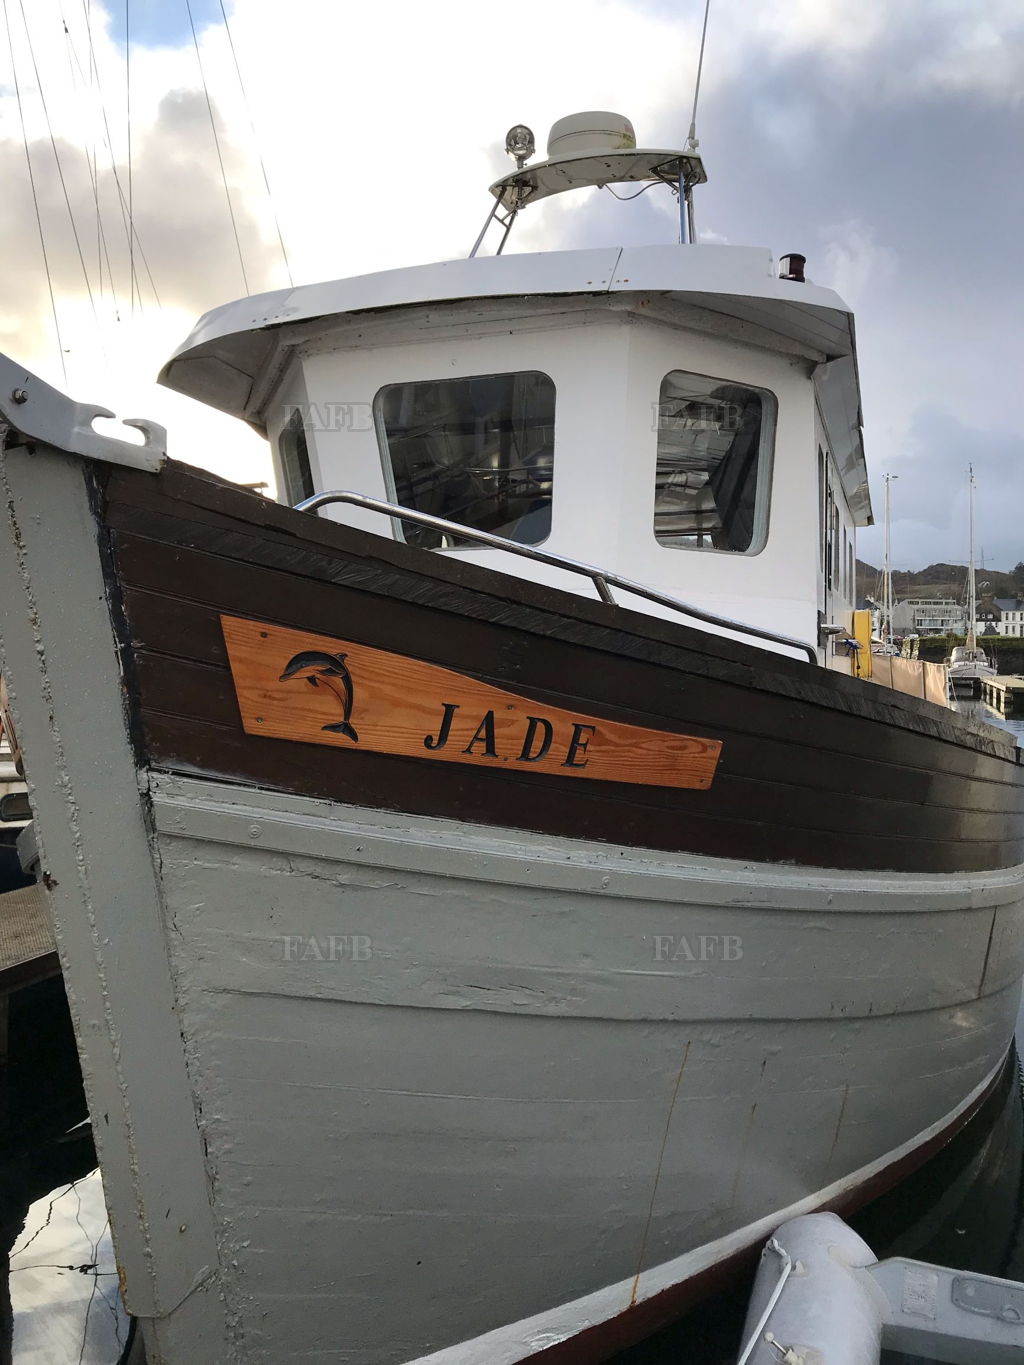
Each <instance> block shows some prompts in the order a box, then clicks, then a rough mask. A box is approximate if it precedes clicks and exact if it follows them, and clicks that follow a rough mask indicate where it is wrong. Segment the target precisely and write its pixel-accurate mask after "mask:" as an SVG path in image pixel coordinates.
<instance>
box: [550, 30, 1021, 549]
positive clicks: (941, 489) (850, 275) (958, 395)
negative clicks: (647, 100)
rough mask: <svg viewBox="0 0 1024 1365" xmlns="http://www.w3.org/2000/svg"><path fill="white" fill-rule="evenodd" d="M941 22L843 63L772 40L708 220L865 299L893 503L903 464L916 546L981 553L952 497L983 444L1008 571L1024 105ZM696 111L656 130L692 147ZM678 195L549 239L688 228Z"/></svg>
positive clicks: (866, 366)
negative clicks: (981, 75)
mask: <svg viewBox="0 0 1024 1365" xmlns="http://www.w3.org/2000/svg"><path fill="white" fill-rule="evenodd" d="M655 8H658V7H657V6H656V7H655ZM926 17H927V16H926V15H925V12H924V11H923V10H922V9H921V7H919V6H909V7H905V8H904V10H903V11H899V10H896V12H894V13H893V14H892V15H891V18H889V19H887V23H886V27H885V28H884V30H882V31H881V32H880V34H879V37H878V39H877V41H876V42H874V43H873V44H872V45H871V46H870V47H869V48H868V49H866V50H865V51H863V52H861V53H859V54H854V55H853V56H850V55H847V56H846V57H845V58H844V59H843V60H842V61H840V60H838V59H837V58H836V57H835V54H832V55H831V56H830V55H828V54H824V53H822V52H818V51H815V50H814V49H813V48H811V47H808V48H807V49H806V50H804V51H802V52H799V53H790V54H789V55H787V56H785V57H774V58H773V56H772V53H771V51H770V50H766V51H765V53H764V54H763V55H762V59H761V60H758V61H754V60H744V61H743V62H742V63H741V64H740V66H739V68H738V69H737V71H736V74H735V75H734V76H732V77H731V78H730V79H729V80H728V81H727V82H725V83H724V84H721V83H720V84H718V85H717V86H716V87H715V88H714V89H713V90H711V91H709V92H708V93H707V95H706V96H705V97H704V99H703V102H702V109H701V113H700V118H699V124H700V128H699V132H700V135H701V139H702V143H701V145H702V150H703V152H704V155H705V158H706V163H707V167H708V171H709V175H710V183H709V184H708V185H706V186H703V187H701V188H700V189H699V190H698V191H697V217H698V227H699V228H701V227H703V228H705V229H710V230H711V231H712V232H713V233H714V234H715V235H716V238H718V237H721V238H725V239H727V240H728V241H731V242H737V243H752V244H758V245H766V246H769V247H771V248H772V249H773V251H774V252H775V253H776V255H780V254H782V253H783V252H786V251H802V252H804V253H805V254H806V255H807V257H808V274H809V276H810V277H811V278H813V279H814V280H815V281H816V282H818V283H820V284H826V285H830V286H832V287H834V288H837V289H838V290H839V292H840V293H843V294H844V295H846V297H847V302H849V303H850V304H851V305H852V306H853V307H854V308H855V310H856V314H857V328H858V338H859V348H860V367H861V379H862V386H863V400H864V417H865V443H866V447H867V451H868V463H869V470H870V473H871V478H872V488H873V493H874V501H875V507H876V517H877V518H878V519H880V518H881V506H882V498H881V475H882V473H883V472H885V471H891V472H893V473H898V474H899V476H900V483H899V485H898V489H899V494H898V505H899V509H900V515H901V517H902V518H905V519H907V520H908V524H907V525H906V526H904V527H901V528H900V533H899V534H897V535H896V536H895V537H894V551H895V552H896V553H897V558H898V559H899V561H900V562H901V563H906V564H908V566H915V567H916V566H917V564H923V563H927V562H929V561H932V560H944V559H945V560H953V559H958V558H960V559H962V558H964V557H965V556H966V523H965V521H964V520H963V518H960V517H956V516H953V515H952V514H951V509H953V508H955V507H956V505H957V502H958V499H961V496H962V494H963V489H964V487H965V485H964V478H965V471H966V467H967V464H968V462H969V461H970V460H972V459H973V460H974V462H975V465H976V467H977V470H978V478H979V488H978V519H979V533H980V532H981V531H982V529H983V531H984V543H985V551H986V554H987V555H988V556H990V558H991V560H992V561H993V562H994V565H995V567H997V568H999V567H1008V566H1010V565H1012V564H1014V563H1015V562H1016V561H1017V560H1019V559H1022V558H1024V518H1022V516H1021V511H1020V509H1021V507H1022V505H1024V504H1022V495H1024V476H1022V473H1021V469H1022V457H1024V409H1022V405H1021V403H1020V400H1019V398H1018V397H1017V395H1018V394H1019V392H1020V389H1021V386H1022V379H1024V374H1022V369H1024V366H1022V360H1024V341H1022V329H1021V323H1020V306H1021V305H1020V300H1021V297H1022V284H1024V281H1022V278H1021V273H1022V272H1021V250H1020V226H1019V225H1020V223H1021V221H1022V220H1024V174H1022V172H1024V138H1022V131H1024V130H1022V128H1021V112H1022V106H1021V104H1020V102H1019V100H1018V101H1017V102H1016V103H1012V102H1011V101H1010V100H1009V98H1008V97H1007V98H1003V95H1002V93H1001V87H1000V85H999V81H998V80H996V79H995V76H993V80H992V82H991V83H990V86H986V84H985V82H984V81H977V82H974V83H973V84H972V83H970V82H968V81H966V80H965V81H963V82H960V81H959V80H958V77H957V74H956V73H957V66H956V61H955V60H954V58H955V53H953V52H952V49H953V46H954V45H955V42H956V41H958V40H959V39H958V35H957V33H956V32H955V31H952V32H951V31H949V30H948V24H947V22H946V20H948V19H949V16H946V20H943V22H942V23H940V22H938V18H939V17H940V16H936V22H935V23H933V24H930V25H929V24H928V23H926V22H924V21H923V19H924V18H926ZM950 22H951V21H950ZM714 37H715V33H714V30H713V31H712V38H714ZM718 41H721V38H720V37H719V38H718ZM964 43H965V49H964V55H963V62H962V66H963V69H964V71H968V70H969V69H970V61H971V57H970V52H969V51H968V45H967V43H966V39H964ZM1001 50H1002V51H1003V56H1002V58H1001V59H1000V60H1001V65H999V67H998V70H999V71H1001V72H1003V73H1004V74H1005V72H1006V71H1007V70H1010V69H1012V68H1013V66H1014V63H1015V64H1016V67H1017V68H1018V69H1019V68H1020V67H1021V66H1024V61H1022V53H1024V31H1022V29H1021V27H1020V25H1019V24H1018V25H1016V26H1014V27H1012V28H1010V29H1007V31H1006V32H1005V34H1003V37H1002V49H1001ZM951 54H952V55H951ZM714 60H715V59H714V47H713V45H712V46H711V47H709V61H710V62H712V63H713V62H714ZM996 66H997V64H996V63H995V62H993V68H992V69H993V72H995V71H996ZM627 112H628V111H627ZM688 123H689V108H688V98H687V95H686V92H685V91H683V90H681V92H680V98H679V101H678V103H677V104H676V105H675V106H674V107H670V108H668V109H666V111H665V113H664V115H663V117H662V119H661V120H660V125H659V126H658V127H655V128H643V129H638V133H639V134H640V137H641V141H642V142H645V143H646V144H647V145H655V146H671V145H673V144H674V145H679V141H680V137H681V135H682V134H683V133H684V130H685V128H686V127H687V125H688ZM665 193H666V192H665V191H661V190H652V191H651V192H650V194H648V195H645V196H644V197H643V198H642V199H640V200H639V201H637V202H636V203H635V204H630V205H618V204H614V202H612V201H611V200H610V198H609V196H607V195H602V196H596V197H595V198H594V199H593V200H592V201H591V202H590V204H589V205H588V206H587V209H586V212H585V213H584V214H581V215H579V216H567V217H566V218H564V219H561V220H559V221H558V223H557V225H556V226H557V231H558V233H559V236H560V240H558V241H557V242H552V243H551V245H553V246H565V245H569V244H573V245H596V244H597V243H598V242H605V243H607V242H608V241H655V240H660V241H670V240H672V237H673V234H674V230H675V225H674V221H673V220H672V218H671V217H670V215H669V214H668V213H664V212H661V211H659V209H658V206H657V205H656V204H655V203H654V196H656V195H664V194H665ZM904 536H905V539H904ZM859 551H860V553H861V555H862V557H863V558H866V559H869V560H870V559H872V557H875V559H877V557H878V555H879V553H880V532H879V531H878V530H875V529H871V530H867V531H864V532H862V533H861V536H860V538H859Z"/></svg>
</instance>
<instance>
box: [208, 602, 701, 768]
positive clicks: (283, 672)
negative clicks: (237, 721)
mask: <svg viewBox="0 0 1024 1365" xmlns="http://www.w3.org/2000/svg"><path fill="white" fill-rule="evenodd" d="M220 620H221V626H222V628H223V630H224V640H225V643H226V644H227V650H228V658H229V660H230V663H231V676H232V678H233V679H234V684H235V694H236V696H237V698H238V705H239V709H240V711H241V714H242V726H243V728H244V730H245V732H246V734H249V735H263V736H265V737H267V738H270V739H285V740H297V741H300V742H302V743H304V744H329V745H333V746H336V747H337V748H339V749H365V750H370V751H372V752H373V753H378V754H401V755H403V756H405V757H408V758H427V759H433V760H435V761H440V762H443V763H471V764H473V765H474V766H476V767H489V768H506V769H507V770H517V771H520V772H535V773H538V772H539V773H549V774H551V775H557V776H559V777H576V778H590V779H592V780H594V779H596V780H598V781H603V782H629V783H634V784H636V785H638V786H648V787H695V788H701V789H706V788H708V787H710V786H711V781H712V778H713V777H714V775H715V768H716V767H717V765H718V757H719V754H720V752H721V748H722V745H721V742H720V741H719V740H714V739H701V738H697V737H696V736H693V735H678V734H674V733H672V732H671V731H666V730H646V729H643V728H641V727H640V726H638V725H622V724H620V723H619V722H617V721H610V720H602V719H600V718H599V717H597V716H589V715H584V714H582V713H581V712H577V711H565V710H561V709H560V708H558V707H555V706H546V705H543V704H541V703H538V702H534V701H530V700H528V699H527V698H525V697H522V696H519V695H518V694H517V693H515V692H506V691H503V690H502V689H501V688H499V687H492V686H491V685H490V684H489V683H485V682H480V681H478V680H477V679H476V678H471V677H469V676H467V675H466V674H464V673H456V672H453V671H452V670H451V669H448V668H439V667H438V666H437V665H436V664H428V663H423V662H422V661H421V660H419V659H410V658H407V657H406V656H405V655H402V654H391V653H389V652H388V651H386V650H382V649H371V648H370V647H369V646H368V645H360V644H357V643H356V642H355V641H353V640H339V639H334V638H331V637H329V636H325V635H310V634H308V633H307V632H305V631H299V630H289V629H287V628H285V627H283V626H273V625H267V624H264V623H262V622H259V621H247V620H242V619H240V618H239V617H235V616H221V618H220Z"/></svg>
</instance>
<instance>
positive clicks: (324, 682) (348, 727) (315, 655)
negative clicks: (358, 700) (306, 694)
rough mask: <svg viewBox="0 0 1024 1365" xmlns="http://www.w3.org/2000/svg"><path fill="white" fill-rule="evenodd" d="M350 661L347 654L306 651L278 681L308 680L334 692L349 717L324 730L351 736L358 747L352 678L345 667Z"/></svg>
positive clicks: (286, 669) (314, 650)
mask: <svg viewBox="0 0 1024 1365" xmlns="http://www.w3.org/2000/svg"><path fill="white" fill-rule="evenodd" d="M347 658H348V655H347V654H328V653H327V652H326V650H321V649H305V650H303V651H302V653H301V654H294V655H293V656H292V657H291V658H290V659H289V660H288V662H287V664H286V665H285V670H284V672H283V673H282V674H281V676H280V678H279V679H278V682H288V680H289V679H290V678H305V680H306V682H308V683H309V685H310V686H311V687H320V686H323V687H326V688H327V690H328V691H329V692H333V693H334V695H335V696H336V697H337V698H338V700H339V701H340V702H341V705H342V708H343V710H344V716H345V718H344V720H340V721H338V722H337V723H336V724H334V725H324V726H322V727H321V728H322V729H324V730H332V731H334V732H335V733H336V734H339V735H348V737H349V739H351V740H354V741H355V742H356V743H357V744H358V743H359V736H358V735H357V734H356V730H355V726H354V725H352V724H351V722H350V717H351V715H352V675H351V673H350V672H349V671H348V667H347V666H346V664H345V660H346V659H347Z"/></svg>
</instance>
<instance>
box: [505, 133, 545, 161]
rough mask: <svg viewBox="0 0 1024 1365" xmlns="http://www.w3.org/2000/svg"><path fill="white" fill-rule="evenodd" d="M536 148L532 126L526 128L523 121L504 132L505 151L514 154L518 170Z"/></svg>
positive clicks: (510, 154)
mask: <svg viewBox="0 0 1024 1365" xmlns="http://www.w3.org/2000/svg"><path fill="white" fill-rule="evenodd" d="M536 150H537V143H536V140H535V138H534V136H533V130H532V128H527V126H526V124H525V123H517V124H515V125H514V127H512V128H510V129H509V130H508V132H507V133H506V134H505V151H506V152H508V154H509V156H514V157H515V160H516V167H517V169H518V170H522V169H523V164H524V163H525V162H526V161H528V160H529V159H530V157H531V156H533V154H534V152H535V151H536Z"/></svg>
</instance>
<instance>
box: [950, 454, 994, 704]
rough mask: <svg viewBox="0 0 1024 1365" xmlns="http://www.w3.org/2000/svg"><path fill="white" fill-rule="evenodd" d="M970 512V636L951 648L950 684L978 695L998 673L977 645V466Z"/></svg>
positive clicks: (971, 470)
mask: <svg viewBox="0 0 1024 1365" xmlns="http://www.w3.org/2000/svg"><path fill="white" fill-rule="evenodd" d="M967 488H968V514H967V520H968V525H969V527H970V555H969V558H968V561H967V638H966V640H965V642H964V643H963V644H962V645H954V646H953V648H952V649H951V650H950V654H949V659H948V662H947V667H948V669H949V685H950V688H951V689H952V691H953V693H954V694H957V695H962V694H963V693H965V692H966V693H968V694H969V695H971V696H977V695H978V693H979V692H980V691H981V684H982V682H983V681H984V679H986V678H994V677H996V676H997V670H996V669H995V668H993V667H992V665H991V664H990V663H989V660H988V655H987V654H986V653H985V651H984V650H983V649H981V648H980V647H979V645H978V631H977V626H978V592H977V584H976V581H975V574H974V489H975V483H974V466H973V465H971V466H969V468H968V471H967Z"/></svg>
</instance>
